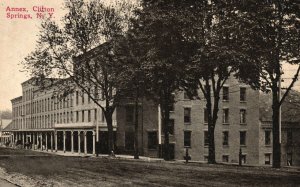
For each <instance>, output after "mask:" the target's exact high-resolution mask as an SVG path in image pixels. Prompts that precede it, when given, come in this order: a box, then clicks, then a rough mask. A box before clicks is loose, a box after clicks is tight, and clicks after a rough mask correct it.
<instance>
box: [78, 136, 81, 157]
mask: <svg viewBox="0 0 300 187" xmlns="http://www.w3.org/2000/svg"><path fill="white" fill-rule="evenodd" d="M80 152H81V150H80V131H78V154H80Z"/></svg>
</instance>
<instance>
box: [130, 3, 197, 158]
mask: <svg viewBox="0 0 300 187" xmlns="http://www.w3.org/2000/svg"><path fill="white" fill-rule="evenodd" d="M141 5H142V9H141V10H139V11H137V17H138V18H137V20H136V21H135V24H134V26H133V29H134V33H136V35H135V36H134V37H135V40H138V41H142V42H141V43H140V44H141V45H140V48H143V49H145V50H143V52H142V53H141V54H139V56H140V57H142V58H141V59H142V60H141V67H142V72H143V74H144V76H145V79H146V80H145V82H146V83H145V84H144V85H145V95H146V96H147V97H148V98H151V99H152V100H153V101H155V102H156V104H158V105H160V107H161V116H162V126H163V130H164V132H163V133H164V147H163V152H164V155H163V156H164V159H165V160H170V149H169V123H170V106H171V105H173V104H174V102H175V100H174V92H176V91H178V90H179V89H180V83H181V80H184V76H185V73H184V71H183V70H184V68H185V66H186V63H185V62H186V61H187V59H188V56H189V54H190V53H189V51H190V49H192V48H191V46H190V44H189V43H188V42H186V40H184V37H183V35H182V32H181V31H182V29H181V28H180V27H182V24H183V22H182V21H181V19H178V17H179V15H180V14H181V13H183V12H184V11H183V10H182V8H186V6H187V5H188V3H186V1H182V2H178V1H142V4H141ZM184 15H187V14H184ZM159 130H160V129H159Z"/></svg>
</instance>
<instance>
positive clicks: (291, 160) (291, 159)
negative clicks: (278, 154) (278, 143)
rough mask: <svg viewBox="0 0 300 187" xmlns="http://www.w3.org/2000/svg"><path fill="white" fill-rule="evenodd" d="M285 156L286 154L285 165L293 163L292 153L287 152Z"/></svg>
mask: <svg viewBox="0 0 300 187" xmlns="http://www.w3.org/2000/svg"><path fill="white" fill-rule="evenodd" d="M286 156H287V165H288V166H292V165H293V153H288V154H287V155H286Z"/></svg>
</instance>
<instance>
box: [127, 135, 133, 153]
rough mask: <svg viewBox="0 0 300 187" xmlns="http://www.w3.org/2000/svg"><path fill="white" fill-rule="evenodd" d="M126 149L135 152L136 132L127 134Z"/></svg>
mask: <svg viewBox="0 0 300 187" xmlns="http://www.w3.org/2000/svg"><path fill="white" fill-rule="evenodd" d="M125 149H126V150H134V132H125Z"/></svg>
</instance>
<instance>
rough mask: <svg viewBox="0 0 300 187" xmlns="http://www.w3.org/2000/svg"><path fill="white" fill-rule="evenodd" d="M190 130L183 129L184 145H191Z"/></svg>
mask: <svg viewBox="0 0 300 187" xmlns="http://www.w3.org/2000/svg"><path fill="white" fill-rule="evenodd" d="M191 134H192V132H191V131H184V147H191Z"/></svg>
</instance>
